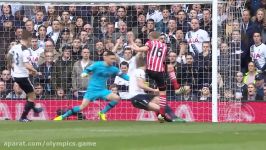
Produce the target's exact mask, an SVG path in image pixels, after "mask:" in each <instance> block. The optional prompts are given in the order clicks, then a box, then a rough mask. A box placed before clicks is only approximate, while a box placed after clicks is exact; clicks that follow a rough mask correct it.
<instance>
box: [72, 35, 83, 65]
mask: <svg viewBox="0 0 266 150" xmlns="http://www.w3.org/2000/svg"><path fill="white" fill-rule="evenodd" d="M80 54H81V42H80V39H79V38H75V39H74V40H73V42H72V54H71V57H72V59H73V61H78V60H79V59H81V55H80Z"/></svg>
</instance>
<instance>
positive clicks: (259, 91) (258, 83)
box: [255, 74, 264, 97]
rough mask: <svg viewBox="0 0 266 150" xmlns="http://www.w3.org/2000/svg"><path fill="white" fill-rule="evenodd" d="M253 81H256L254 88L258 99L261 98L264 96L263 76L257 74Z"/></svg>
mask: <svg viewBox="0 0 266 150" xmlns="http://www.w3.org/2000/svg"><path fill="white" fill-rule="evenodd" d="M255 81H256V83H255V86H256V92H257V95H258V96H260V97H263V96H264V92H263V89H264V76H263V75H262V74H257V75H256V77H255Z"/></svg>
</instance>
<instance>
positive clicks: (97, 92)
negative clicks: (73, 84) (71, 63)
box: [54, 51, 129, 121]
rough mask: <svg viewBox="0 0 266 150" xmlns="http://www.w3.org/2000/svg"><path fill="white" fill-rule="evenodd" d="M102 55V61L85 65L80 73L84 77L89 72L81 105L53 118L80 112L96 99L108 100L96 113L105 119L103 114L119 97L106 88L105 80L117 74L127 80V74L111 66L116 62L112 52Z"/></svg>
mask: <svg viewBox="0 0 266 150" xmlns="http://www.w3.org/2000/svg"><path fill="white" fill-rule="evenodd" d="M103 56H104V57H103V58H104V61H99V62H95V63H94V64H92V65H91V66H89V67H87V68H86V69H85V70H84V71H83V73H82V75H81V76H82V77H86V76H87V75H88V73H90V74H91V78H90V80H89V83H88V87H87V91H86V93H85V95H84V97H83V101H82V103H81V105H80V106H74V107H73V108H72V109H71V110H68V111H67V112H66V113H65V114H63V115H61V116H58V117H56V118H55V119H54V120H64V119H66V118H67V117H68V116H71V115H72V114H75V113H77V112H80V111H81V110H83V109H84V108H86V107H87V106H88V104H89V103H90V102H93V101H95V100H96V99H104V100H109V101H110V102H109V103H108V104H107V106H106V107H105V108H104V109H103V110H101V111H100V112H99V113H98V115H99V117H100V119H101V120H104V121H105V120H107V119H106V115H105V114H106V113H107V112H108V111H109V110H111V109H112V108H113V107H114V106H115V105H117V104H118V101H119V100H120V97H119V96H118V95H117V94H114V93H112V91H110V90H108V89H107V87H106V85H107V84H106V82H107V80H108V79H109V78H110V77H115V76H117V75H118V76H120V77H121V78H123V79H125V80H127V81H129V76H128V75H126V74H123V73H121V72H120V71H119V69H118V68H117V67H115V66H113V64H114V63H115V62H116V56H115V54H114V53H113V52H111V51H106V52H104V55H103Z"/></svg>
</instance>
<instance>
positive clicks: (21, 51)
mask: <svg viewBox="0 0 266 150" xmlns="http://www.w3.org/2000/svg"><path fill="white" fill-rule="evenodd" d="M8 53H9V54H11V55H13V61H12V64H13V70H12V72H11V75H12V77H16V78H23V77H24V78H25V77H29V71H28V69H26V67H25V66H24V63H28V62H29V61H30V49H28V48H27V47H25V46H23V45H21V44H17V45H15V46H13V47H12V48H11V49H10V51H9V52H8Z"/></svg>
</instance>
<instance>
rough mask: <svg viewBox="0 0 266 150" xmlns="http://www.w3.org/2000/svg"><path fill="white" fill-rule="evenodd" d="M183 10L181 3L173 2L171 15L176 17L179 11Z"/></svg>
mask: <svg viewBox="0 0 266 150" xmlns="http://www.w3.org/2000/svg"><path fill="white" fill-rule="evenodd" d="M181 10H182V5H181V4H173V5H171V17H172V18H173V17H175V16H177V15H178V12H180V11H181Z"/></svg>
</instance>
